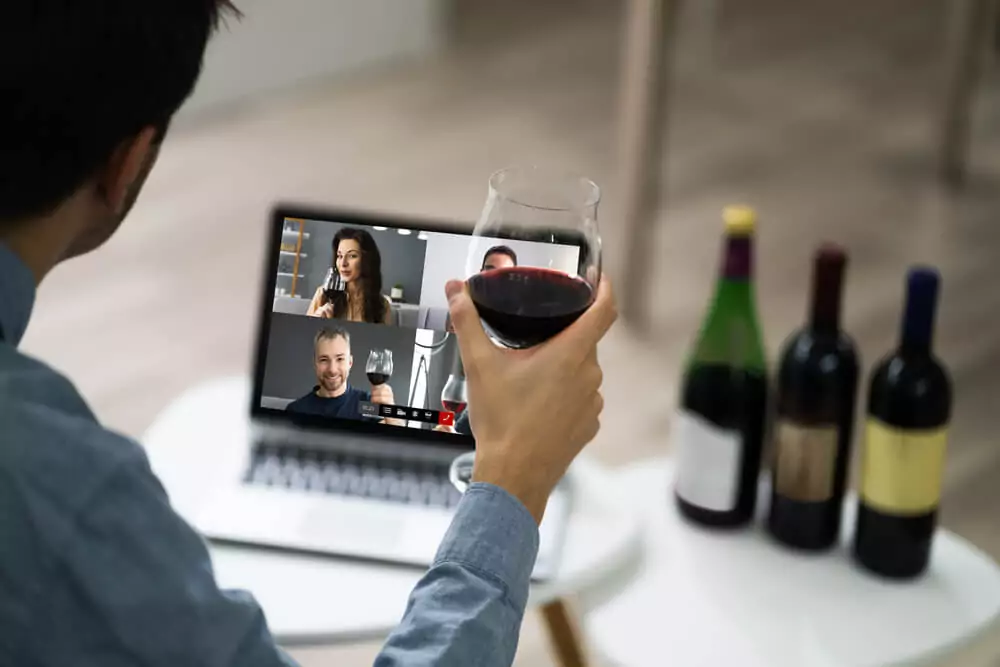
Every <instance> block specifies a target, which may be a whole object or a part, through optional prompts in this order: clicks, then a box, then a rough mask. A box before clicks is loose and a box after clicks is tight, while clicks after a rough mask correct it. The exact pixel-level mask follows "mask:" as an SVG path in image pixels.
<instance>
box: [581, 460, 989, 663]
mask: <svg viewBox="0 0 1000 667" xmlns="http://www.w3.org/2000/svg"><path fill="white" fill-rule="evenodd" d="M672 476H673V470H672V467H671V465H670V462H669V461H668V460H664V459H658V460H653V461H647V462H642V463H639V464H633V465H632V466H629V467H628V468H624V469H622V470H621V471H620V472H619V473H618V477H617V480H616V482H617V488H618V489H619V490H620V492H621V493H622V494H627V495H629V496H630V497H631V498H632V501H633V502H634V503H636V506H637V507H641V508H643V511H644V513H645V523H646V534H647V547H646V554H645V558H644V565H643V566H642V570H643V571H642V573H641V574H640V575H639V576H638V577H637V578H635V579H634V580H633V582H632V583H631V585H630V586H629V587H628V589H627V590H626V591H625V592H623V593H622V594H620V595H619V596H618V597H617V598H615V599H614V600H612V601H610V602H608V603H607V604H605V605H603V606H602V607H600V608H599V609H597V610H596V611H594V612H593V613H592V614H590V615H589V617H588V619H587V630H588V634H589V636H590V638H591V640H592V641H593V642H594V644H595V646H596V647H597V648H598V649H599V650H600V651H601V652H602V653H603V654H605V655H607V656H608V657H609V658H611V659H612V660H613V661H615V662H617V663H619V664H621V665H627V666H628V667H647V666H648V667H654V666H655V667H663V666H664V665H678V666H681V665H682V666H683V667H720V666H723V665H733V666H738V667H861V666H864V667H888V666H890V665H891V666H893V667H902V666H903V665H930V664H934V662H935V661H936V660H939V659H941V658H943V657H944V656H946V655H947V654H948V653H950V652H952V651H954V650H955V649H957V648H958V647H959V646H960V645H962V644H963V643H964V642H966V641H969V640H970V639H972V638H973V637H975V636H977V635H978V634H979V633H982V632H984V631H985V630H986V629H988V628H989V627H990V626H991V624H993V623H996V622H997V620H998V618H1000V567H998V566H997V564H996V563H994V562H993V561H992V560H991V559H990V558H989V557H987V556H986V555H985V554H983V553H982V552H981V551H979V550H978V549H976V548H975V547H974V546H972V545H971V544H969V543H968V542H966V541H965V540H963V539H962V538H960V537H958V536H956V535H954V534H953V533H950V532H949V531H946V530H941V531H939V532H938V534H937V536H936V538H935V543H934V552H933V560H932V562H931V567H930V570H929V571H928V573H927V574H926V575H925V576H924V577H922V578H921V579H919V580H916V581H912V582H908V583H895V582H889V581H886V580H883V579H879V578H877V577H875V576H874V575H870V574H868V573H866V572H865V571H863V570H861V569H860V568H859V567H857V566H855V565H854V563H853V561H852V560H851V559H850V557H849V550H848V545H849V544H850V542H849V541H848V537H849V536H850V535H851V534H852V532H853V518H854V509H853V507H852V508H849V510H848V511H847V512H846V514H845V519H846V521H845V524H846V525H845V526H844V535H843V539H842V541H841V545H842V546H841V547H839V548H837V549H835V550H834V551H833V552H831V553H828V554H823V555H815V556H811V555H802V554H797V553H793V552H790V551H788V550H786V549H784V548H782V547H781V546H779V545H778V544H777V543H775V542H773V541H772V540H771V539H770V538H769V537H768V535H767V534H766V532H765V531H764V529H763V527H762V524H761V523H760V522H758V523H757V524H756V526H755V527H754V528H752V529H748V530H746V531H743V532H738V533H719V532H713V531H710V530H706V529H701V528H698V527H694V526H692V525H690V524H689V523H687V522H685V521H684V520H683V519H682V518H681V516H680V515H679V513H678V512H677V510H676V509H675V505H674V503H673V498H672V494H671V489H672V488H673V484H672ZM761 510H762V511H766V507H763V508H761Z"/></svg>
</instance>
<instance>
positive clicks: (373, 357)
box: [365, 349, 392, 387]
mask: <svg viewBox="0 0 1000 667" xmlns="http://www.w3.org/2000/svg"><path fill="white" fill-rule="evenodd" d="M365 373H366V374H367V375H368V381H369V382H371V384H372V386H373V387H377V386H378V385H380V384H385V383H386V382H388V381H389V378H390V377H392V350H381V349H374V350H372V351H371V352H369V353H368V363H367V364H365Z"/></svg>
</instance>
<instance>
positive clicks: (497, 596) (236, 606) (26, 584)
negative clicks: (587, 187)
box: [0, 244, 538, 667]
mask: <svg viewBox="0 0 1000 667" xmlns="http://www.w3.org/2000/svg"><path fill="white" fill-rule="evenodd" d="M34 295H35V284H34V280H33V277H32V275H31V273H30V272H29V271H28V269H27V267H25V266H24V265H23V264H22V263H21V262H20V260H19V259H18V258H17V257H16V256H15V255H14V254H13V253H11V252H10V251H9V250H8V249H6V247H5V246H4V245H2V244H0V330H2V333H3V337H4V338H5V342H0V665H17V666H18V667H64V666H65V665H74V666H75V667H91V666H93V667H119V666H124V665H129V666H133V665H150V666H160V665H162V666H163V667H177V666H178V665H204V666H211V667H223V666H227V667H228V666H233V667H236V666H239V667H265V666H267V667H271V666H279V665H291V664H293V661H292V660H291V659H290V658H289V657H288V656H287V655H286V654H285V653H284V652H282V650H281V649H279V648H278V647H277V646H276V645H275V643H274V639H273V638H272V637H271V634H270V633H269V631H268V628H267V623H266V620H265V618H264V614H263V612H262V611H261V609H260V607H258V606H257V604H256V602H255V601H254V600H253V598H252V597H251V596H250V595H248V594H247V593H245V592H239V591H225V590H220V589H219V587H218V586H217V585H216V582H215V578H214V575H213V572H212V565H211V562H210V560H209V554H208V550H207V548H206V544H205V541H204V540H203V539H202V538H201V537H200V536H199V535H198V534H197V533H195V532H194V531H193V530H192V529H191V528H190V527H189V526H188V525H187V524H186V523H185V522H184V521H183V520H182V519H181V518H180V517H179V516H178V515H177V514H176V513H175V512H174V511H173V510H172V509H171V507H170V502H169V500H168V498H167V495H166V493H165V492H164V489H163V487H162V486H161V485H160V483H159V481H158V480H157V478H156V476H155V475H154V474H153V472H152V471H151V469H150V467H149V463H148V461H147V459H146V456H145V453H144V451H143V450H142V449H141V447H140V446H139V445H138V444H136V443H135V442H134V441H132V440H130V439H128V438H126V437H123V436H121V435H118V434H115V433H113V432H111V431H108V430H106V429H105V428H103V427H102V426H101V425H100V423H99V422H98V421H97V419H96V418H95V417H94V415H93V413H92V412H91V411H90V409H89V408H88V407H87V405H86V403H85V402H84V400H83V399H82V398H81V396H80V395H79V393H78V392H77V391H76V389H75V388H74V386H73V385H72V383H70V382H69V380H67V379H66V378H64V377H63V376H62V375H60V374H59V373H57V372H55V371H54V370H52V369H51V368H49V367H48V366H46V365H45V364H43V363H41V362H40V361H37V360H34V359H31V358H29V357H27V356H26V355H23V354H21V353H20V352H18V350H17V348H16V346H17V344H18V342H19V341H20V339H21V337H22V336H23V334H24V331H25V329H26V328H27V324H28V318H29V316H30V314H31V308H32V304H33V302H34ZM67 333H68V335H72V333H71V332H67ZM537 551H538V529H537V526H536V525H535V521H534V519H532V517H531V515H530V514H529V513H528V511H527V510H526V509H525V508H524V506H523V505H522V504H521V503H520V502H518V501H517V500H516V499H514V498H513V497H512V496H510V495H509V494H507V493H506V492H505V491H503V490H502V489H500V488H498V487H495V486H490V485H486V484H473V485H472V487H471V488H470V489H469V491H468V492H467V493H466V494H465V497H464V498H463V499H462V502H461V503H460V504H459V507H458V510H457V514H456V516H455V519H454V521H453V523H452V526H451V528H450V530H449V531H448V534H447V536H446V537H445V539H444V541H443V542H442V544H441V547H440V549H439V551H438V554H437V558H436V560H435V562H434V564H433V565H432V566H431V568H430V570H428V572H427V574H426V575H425V576H424V577H423V578H422V579H421V580H420V582H419V583H418V584H417V587H416V588H415V589H414V591H413V593H412V595H411V596H410V600H409V603H408V604H407V608H406V611H405V614H404V615H403V617H402V621H401V623H400V625H399V626H398V627H397V628H396V630H395V631H394V632H393V633H392V635H391V636H390V637H389V639H388V641H387V642H386V644H385V647H384V648H383V649H382V652H381V653H380V654H379V656H378V658H377V659H376V661H375V665H376V667H394V666H396V665H406V666H407V667H414V666H420V665H436V666H449V665H455V666H456V667H458V666H461V667H471V666H474V665H482V666H484V667H492V666H493V665H510V664H511V662H512V661H513V659H514V653H515V650H516V648H517V638H518V632H519V629H520V625H521V619H522V617H523V615H524V609H525V604H526V602H527V598H528V582H529V577H530V574H531V570H532V568H533V566H534V562H535V556H536V555H537ZM351 603H352V601H351V600H349V599H344V600H330V604H331V605H336V604H343V605H350V604H351Z"/></svg>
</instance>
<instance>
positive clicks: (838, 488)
mask: <svg viewBox="0 0 1000 667" xmlns="http://www.w3.org/2000/svg"><path fill="white" fill-rule="evenodd" d="M846 264H847V256H846V254H845V253H844V251H843V250H842V249H841V248H839V247H837V246H833V245H828V246H825V247H823V248H821V249H820V250H819V251H818V252H817V253H816V257H815V261H814V266H813V284H812V306H811V312H810V318H809V322H808V323H807V324H806V326H805V327H803V328H802V329H800V330H798V331H797V332H795V333H794V334H793V335H792V336H791V337H790V338H789V339H788V341H787V342H786V343H785V345H784V348H783V350H782V352H781V364H780V366H779V370H778V377H777V380H778V382H777V384H778V387H777V400H776V403H777V405H776V420H775V425H774V429H773V434H774V460H773V463H772V465H773V467H772V476H771V480H772V484H771V506H770V508H769V511H768V517H767V528H768V531H769V532H770V533H771V535H773V536H774V538H775V539H777V540H778V541H779V542H781V543H783V544H786V545H788V546H792V547H797V548H800V549H806V550H812V551H819V550H822V549H827V548H829V547H831V546H832V545H833V544H834V543H835V542H836V541H837V537H838V535H839V534H840V517H841V507H842V505H843V499H844V487H845V485H846V482H847V467H848V462H849V461H850V455H851V454H850V452H851V435H852V431H853V425H854V405H855V400H856V397H857V386H858V356H857V352H856V351H855V348H854V343H853V342H852V341H851V339H850V338H849V337H848V336H847V335H846V334H845V333H844V332H843V331H841V330H840V305H841V295H842V292H843V279H844V269H845V266H846Z"/></svg>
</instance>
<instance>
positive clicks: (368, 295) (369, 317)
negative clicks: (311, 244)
mask: <svg viewBox="0 0 1000 667" xmlns="http://www.w3.org/2000/svg"><path fill="white" fill-rule="evenodd" d="M345 240H353V241H357V242H358V245H359V246H361V294H362V296H363V299H362V306H363V307H364V315H363V316H362V319H363V320H364V321H365V322H375V323H377V324H381V323H382V322H384V321H385V308H386V306H385V300H384V299H383V298H382V253H380V252H379V251H378V244H376V243H375V239H374V238H372V235H371V234H369V233H368V232H367V231H365V230H364V229H356V228H354V227H344V228H343V229H341V230H340V231H339V232H337V233H336V234H335V235H334V237H333V262H332V264H333V266H334V268H336V266H337V249H338V248H339V247H340V242H341V241H345ZM346 313H347V292H341V293H340V294H339V295H338V296H337V298H336V299H334V301H333V316H334V317H343V316H344V315H345V314H346Z"/></svg>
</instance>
